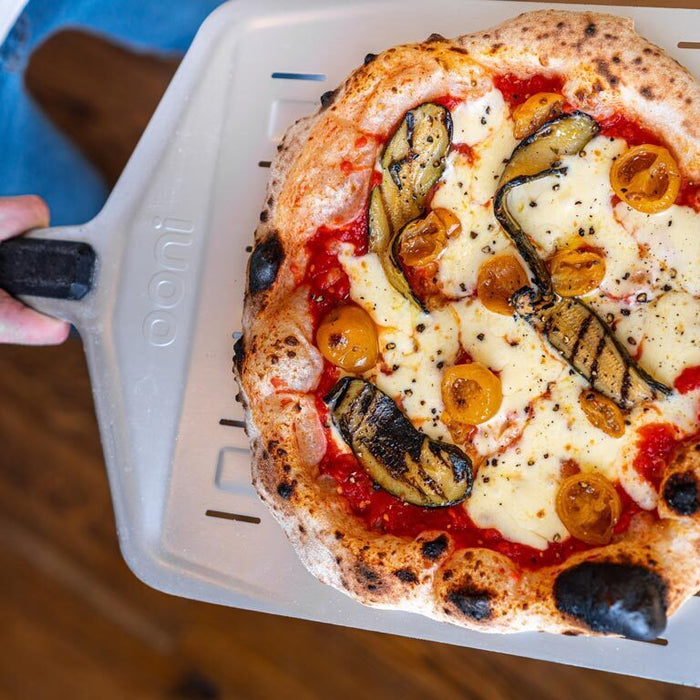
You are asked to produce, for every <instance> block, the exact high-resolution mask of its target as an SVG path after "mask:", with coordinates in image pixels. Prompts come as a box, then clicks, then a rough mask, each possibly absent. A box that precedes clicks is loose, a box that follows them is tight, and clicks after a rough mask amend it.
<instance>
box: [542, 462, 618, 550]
mask: <svg viewBox="0 0 700 700" xmlns="http://www.w3.org/2000/svg"><path fill="white" fill-rule="evenodd" d="M556 508H557V515H558V516H559V519H560V520H561V521H562V523H564V527H566V529H567V530H568V531H569V533H570V534H571V536H572V537H575V538H576V539H577V540H581V541H582V542H586V543H588V544H607V543H608V542H610V540H611V539H612V535H613V530H614V529H615V525H616V524H617V521H618V520H619V519H620V513H621V511H622V504H621V502H620V497H619V496H618V494H617V491H616V490H615V487H614V486H613V485H612V484H611V483H610V482H609V481H608V480H607V479H606V478H605V477H604V476H603V475H602V474H597V473H595V472H588V473H585V472H581V473H580V474H574V475H573V476H570V477H568V478H566V479H564V481H563V482H562V483H561V485H560V486H559V491H558V492H557V501H556Z"/></svg>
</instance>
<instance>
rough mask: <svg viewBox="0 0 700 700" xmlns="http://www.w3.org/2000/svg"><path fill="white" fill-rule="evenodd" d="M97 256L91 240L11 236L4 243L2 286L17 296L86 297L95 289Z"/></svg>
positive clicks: (1, 247) (0, 268)
mask: <svg viewBox="0 0 700 700" xmlns="http://www.w3.org/2000/svg"><path fill="white" fill-rule="evenodd" d="M95 258H96V256H95V251H94V250H93V249H92V246H90V245H88V244H87V243H80V242H78V241H56V240H50V239H44V238H26V237H24V236H20V237H18V238H10V239H8V240H6V241H3V242H2V243H0V287H1V288H2V289H4V290H5V291H6V292H9V293H10V294H12V295H13V296H18V295H22V294H27V295H31V296H36V297H50V298H52V299H74V300H78V299H82V298H83V297H84V296H85V295H86V294H87V293H88V292H89V291H90V290H91V289H92V283H93V278H94V276H95Z"/></svg>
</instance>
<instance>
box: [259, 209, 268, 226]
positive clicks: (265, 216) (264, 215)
mask: <svg viewBox="0 0 700 700" xmlns="http://www.w3.org/2000/svg"><path fill="white" fill-rule="evenodd" d="M269 218H270V213H269V212H268V211H267V209H264V210H263V211H261V212H260V221H261V222H262V223H263V224H264V223H267V220H268V219H269Z"/></svg>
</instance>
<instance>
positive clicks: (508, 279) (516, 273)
mask: <svg viewBox="0 0 700 700" xmlns="http://www.w3.org/2000/svg"><path fill="white" fill-rule="evenodd" d="M527 285H528V279H527V275H526V274H525V270H523V267H522V265H521V264H520V263H519V262H518V259H517V258H516V257H515V256H514V255H496V256H494V257H493V258H490V259H489V260H487V261H486V262H485V263H484V264H483V265H482V266H481V267H480V268H479V276H478V277H477V282H476V293H477V294H478V296H479V300H480V301H481V303H482V304H483V305H484V306H485V307H486V308H487V309H488V310H489V311H494V312H495V313H497V314H503V315H504V316H512V315H513V309H512V308H511V306H510V298H511V297H512V296H513V294H515V292H517V291H518V290H519V289H522V288H523V287H526V286H527Z"/></svg>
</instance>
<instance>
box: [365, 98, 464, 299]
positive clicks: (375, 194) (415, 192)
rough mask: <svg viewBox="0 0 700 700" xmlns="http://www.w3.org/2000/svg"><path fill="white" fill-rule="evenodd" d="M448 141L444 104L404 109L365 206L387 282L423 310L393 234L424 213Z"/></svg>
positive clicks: (373, 246)
mask: <svg viewBox="0 0 700 700" xmlns="http://www.w3.org/2000/svg"><path fill="white" fill-rule="evenodd" d="M451 139H452V118H451V117H450V113H449V112H448V111H447V109H445V108H444V107H442V106H440V105H436V104H432V103H430V102H427V103H425V104H422V105H420V106H419V107H416V108H415V109H411V110H409V111H408V112H406V116H405V117H404V118H403V121H402V122H401V124H400V125H399V127H398V129H397V130H396V131H395V132H394V135H393V136H392V137H391V139H390V141H389V143H388V144H387V146H386V148H385V149H384V153H383V154H382V159H381V166H382V181H381V184H380V185H378V186H377V187H375V188H374V189H373V190H372V193H371V196H370V205H369V245H370V250H371V251H372V252H374V253H377V255H379V258H380V260H381V262H382V267H383V268H384V271H385V273H386V276H387V279H388V280H389V282H390V283H391V285H392V286H393V287H394V288H395V289H396V290H397V291H398V292H400V293H401V294H402V295H403V296H404V297H406V298H407V299H409V300H410V301H411V302H413V303H414V304H416V305H417V306H419V307H420V308H421V309H423V310H424V311H425V308H424V307H423V305H422V304H421V302H420V301H419V300H418V299H417V298H416V296H415V294H414V293H413V291H412V290H411V287H410V285H409V284H408V281H407V280H406V278H405V277H404V274H403V272H402V270H401V265H400V264H399V261H398V258H397V255H396V251H397V250H398V245H397V244H396V238H397V237H398V236H399V234H400V231H401V229H402V228H403V227H404V226H405V225H406V224H407V223H409V222H410V221H413V220H414V219H417V218H418V217H420V216H422V215H423V213H424V212H425V207H426V200H427V198H428V193H429V192H430V188H431V187H432V186H433V185H434V184H435V183H436V182H437V181H438V180H439V179H440V176H441V175H442V173H443V171H444V169H445V156H446V155H447V152H448V150H449V148H450V141H451Z"/></svg>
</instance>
